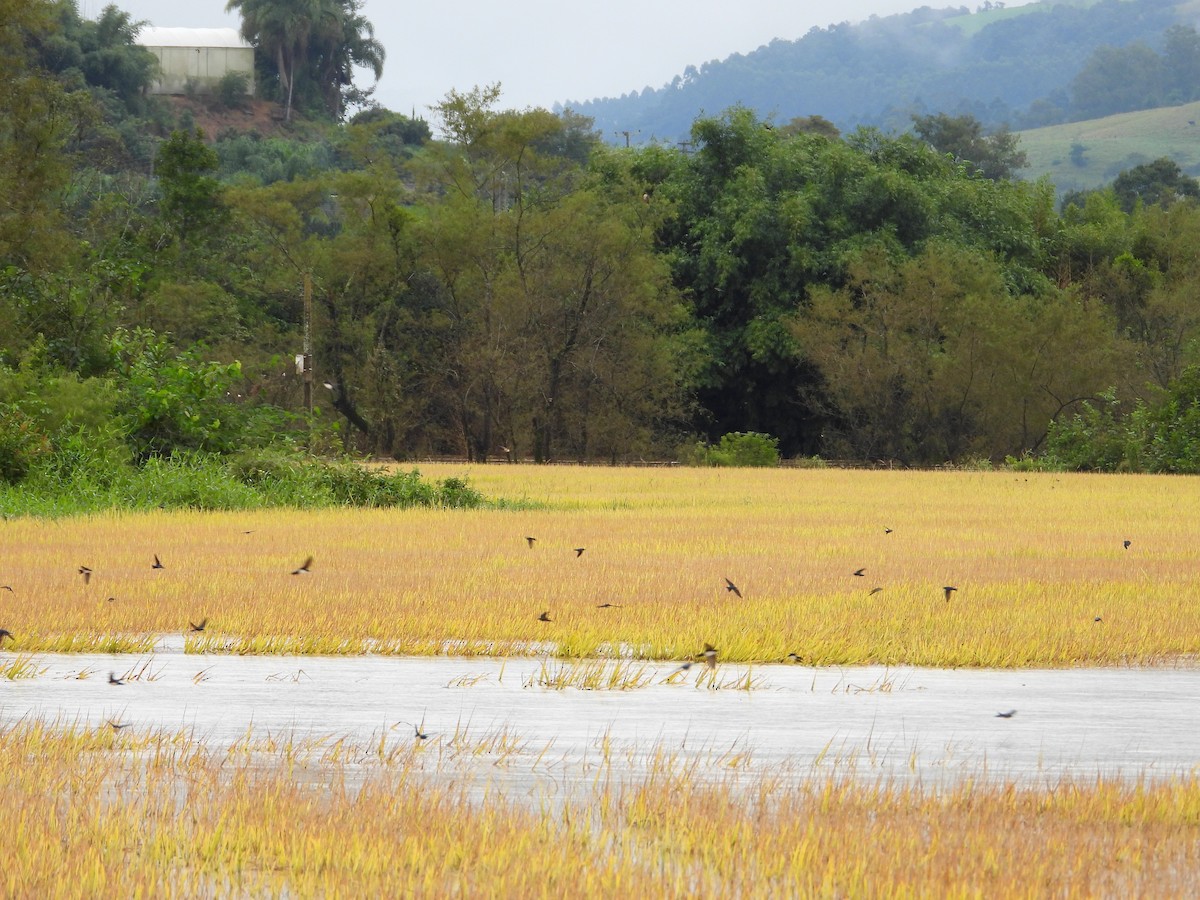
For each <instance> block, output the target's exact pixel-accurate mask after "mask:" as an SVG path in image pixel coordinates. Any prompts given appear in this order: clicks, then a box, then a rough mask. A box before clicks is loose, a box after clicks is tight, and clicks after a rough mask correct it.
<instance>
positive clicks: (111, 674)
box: [108, 672, 125, 684]
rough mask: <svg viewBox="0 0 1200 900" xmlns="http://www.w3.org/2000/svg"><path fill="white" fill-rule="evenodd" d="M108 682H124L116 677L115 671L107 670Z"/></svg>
mask: <svg viewBox="0 0 1200 900" xmlns="http://www.w3.org/2000/svg"><path fill="white" fill-rule="evenodd" d="M108 683H109V684H124V683H125V682H124V681H123V680H122V679H120V678H118V677H117V673H116V672H109V673H108Z"/></svg>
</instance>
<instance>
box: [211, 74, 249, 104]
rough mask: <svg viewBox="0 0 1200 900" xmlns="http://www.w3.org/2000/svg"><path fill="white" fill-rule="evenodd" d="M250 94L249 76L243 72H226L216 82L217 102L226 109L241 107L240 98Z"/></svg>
mask: <svg viewBox="0 0 1200 900" xmlns="http://www.w3.org/2000/svg"><path fill="white" fill-rule="evenodd" d="M248 93H250V76H249V75H248V74H246V73H245V72H226V73H225V74H224V75H222V76H221V80H220V81H218V82H217V100H218V101H220V104H221V105H222V106H224V107H225V108H227V109H234V108H236V107H238V106H241V105H242V98H244V97H245V96H246V95H247V94H248Z"/></svg>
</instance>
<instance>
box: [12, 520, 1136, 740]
mask: <svg viewBox="0 0 1200 900" xmlns="http://www.w3.org/2000/svg"><path fill="white" fill-rule="evenodd" d="M883 531H884V534H891V533H892V529H891V528H884V530H883ZM246 533H247V534H249V533H250V532H246ZM525 541H526V543H527V545H528V547H529V549H531V550H532V549H533V548H534V544H536V543H537V538H536V537H532V536H528V535H527V536H526V537H525ZM1121 543H1122V546H1123V547H1124V548H1125V549H1126V550H1128V549H1129V548H1130V546H1131V545H1132V544H1133V542H1132V541H1130V540H1128V539H1127V540H1124V541H1122V542H1121ZM572 549H573V550H574V552H575V557H576V559H578V558H579V557H581V556H583V554H584V551H585V550H586V549H587V548H586V547H574V548H572ZM312 564H313V557H311V556H309V557H307V558H306V559H305V560H304V562H302V563H301V564H300V565H299V566H297V567H296V568H295V569H293V570H292V572H291V574H293V575H308V574H310V573H311V570H312ZM150 568H152V569H164V568H166V567H165V566H164V565H163V562H162V560H161V559H159V557H158V554H157V553H156V554H154V562H153V563H152V564H151V566H150ZM78 573H79V575H81V576H82V577H83V583H84V584H85V585H86V584H90V583H91V580H92V570H91V568H89V567H88V566H80V567H79V569H78ZM851 574H852V575H853V576H854V577H857V578H865V577H866V574H867V570H866V568H865V567H863V568H860V569H856V570H855V571H854V572H852V573H851ZM0 590H5V591H8V592H10V593H12V592H13V588H12V586H11V585H7V584H4V585H0ZM882 590H883V588H882V587H879V586H876V587H872V588H871V589H870V591H868V595H869V596H870V595H874V594H878V593H879V592H880V591H882ZM957 590H958V588H957V587H956V586H954V585H952V584H948V585H945V586H943V587H942V593H943V595H944V597H945V599H946V602H949V601H950V597H951V595H952V594H953V593H954V592H955V591H957ZM725 591H726V592H727V593H731V594H733V595H734V596H735V597H738V598H739V599H740V598H741V597H742V591H741V588H739V587H738V586H737V585H736V584H734V582H733V581H732V580H731V579H730V578H726V579H725ZM108 599H109V601H110V602H111V601H113V600H114V599H115V598H113V597H109V598H108ZM596 608H597V609H620V608H621V606H620V605H619V604H616V603H599V604H597V605H596ZM537 620H538V621H539V622H553V621H554V619H552V618H550V611H549V610H543V611H542V612H541V613H540V614H539V615H538V617H537ZM1095 621H1096V622H1101V621H1103V619H1102V618H1101V617H1100V616H1096V617H1095ZM207 625H208V619H207V618H203V619H201V620H200V621H199V622H192V621H191V620H189V621H188V631H189V632H190V633H196V632H202V631H204V629H205V627H206V626H207ZM5 638H10V639H12V638H13V635H12V632H11V631H9V630H8V629H7V628H0V644H3V643H4V639H5ZM718 652H719V651H718V650H717V648H716V647H714V646H713V645H712V644H709V643H705V644H704V649H703V650H701V651H700V652H699V653H697V654H695V656H694V657H693V658H692V659H689V660H687V661H685V662H684V663H683V664H682V665H681V666H679V668H677V669H676V670H675V671H674V672H672V673H671V675H672V676H674V675H677V674H679V673H682V672H687V671H688V670H689V669H691V667H692V665H693V664H694V663H703V664H704V666H705V668H706V669H708V670H715V669H716V667H717V655H718ZM780 661H781V662H790V663H799V662H802V661H803V657H802V656H800V654H798V653H789V654H788V655H787V656H785V657H784V658H783V659H782V660H780ZM108 683H109V684H111V685H124V684H125V683H126V682H125V679H123V678H119V677H117V674H116V673H115V672H109V673H108ZM1016 714H1017V711H1016V710H1015V709H1010V710H1007V711H1004V712H998V713H996V717H997V718H1000V719H1011V718H1012V717H1013V716H1015V715H1016ZM402 724H406V725H411V726H412V728H413V731H414V733H415V735H416V739H417V740H418V741H425V740H428V739H429V737H430V735H429V734H428V733H426V732H425V725H424V722H423V721H422V723H421V724H420V725H416V724H413V723H412V722H404V723H402ZM109 725H111V726H112V727H113V730H114V731H119V730H120V729H122V728H125V727H127V725H123V724H120V723H117V722H111V721H110V722H109Z"/></svg>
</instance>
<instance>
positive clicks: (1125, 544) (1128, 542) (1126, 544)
mask: <svg viewBox="0 0 1200 900" xmlns="http://www.w3.org/2000/svg"><path fill="white" fill-rule="evenodd" d="M1121 543H1122V544H1123V545H1124V547H1125V549H1126V550H1128V549H1129V545H1130V544H1132V543H1133V541H1122V542H1121Z"/></svg>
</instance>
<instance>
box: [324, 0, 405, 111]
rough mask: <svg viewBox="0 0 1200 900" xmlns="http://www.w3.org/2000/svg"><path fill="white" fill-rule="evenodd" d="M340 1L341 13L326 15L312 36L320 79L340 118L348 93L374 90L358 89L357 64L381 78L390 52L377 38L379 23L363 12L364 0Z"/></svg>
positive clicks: (327, 100)
mask: <svg viewBox="0 0 1200 900" xmlns="http://www.w3.org/2000/svg"><path fill="white" fill-rule="evenodd" d="M340 5H341V10H340V15H338V16H336V17H326V18H325V19H323V20H322V22H321V27H320V29H319V30H318V31H317V32H315V33H314V35H313V39H312V56H313V65H314V69H315V72H316V77H317V83H318V84H319V85H320V88H321V92H322V94H323V95H324V98H325V106H326V108H327V109H328V110H329V114H330V115H331V116H333V117H334V118H335V119H338V120H340V119H341V118H342V116H343V115H344V114H345V111H346V109H345V106H346V99H347V95H348V94H350V95H351V96H352V97H353V98H354V99H362V98H363V97H365V96H366V95H369V94H370V92H371V90H373V89H368V90H367V91H365V92H364V91H356V90H354V88H353V80H354V78H353V69H354V67H355V66H361V67H363V68H366V69H370V70H371V71H372V72H373V73H374V75H375V80H376V81H378V80H379V78H380V77H381V76H382V75H383V61H384V58H385V57H386V55H387V54H386V52H385V51H384V49H383V44H381V43H379V41H377V40H376V39H375V26H374V25H372V24H371V23H370V22H369V21H368V20H367V18H366V17H365V16H363V15H362V13H361V12H360V10H361V9H362V3H361V0H340Z"/></svg>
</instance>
